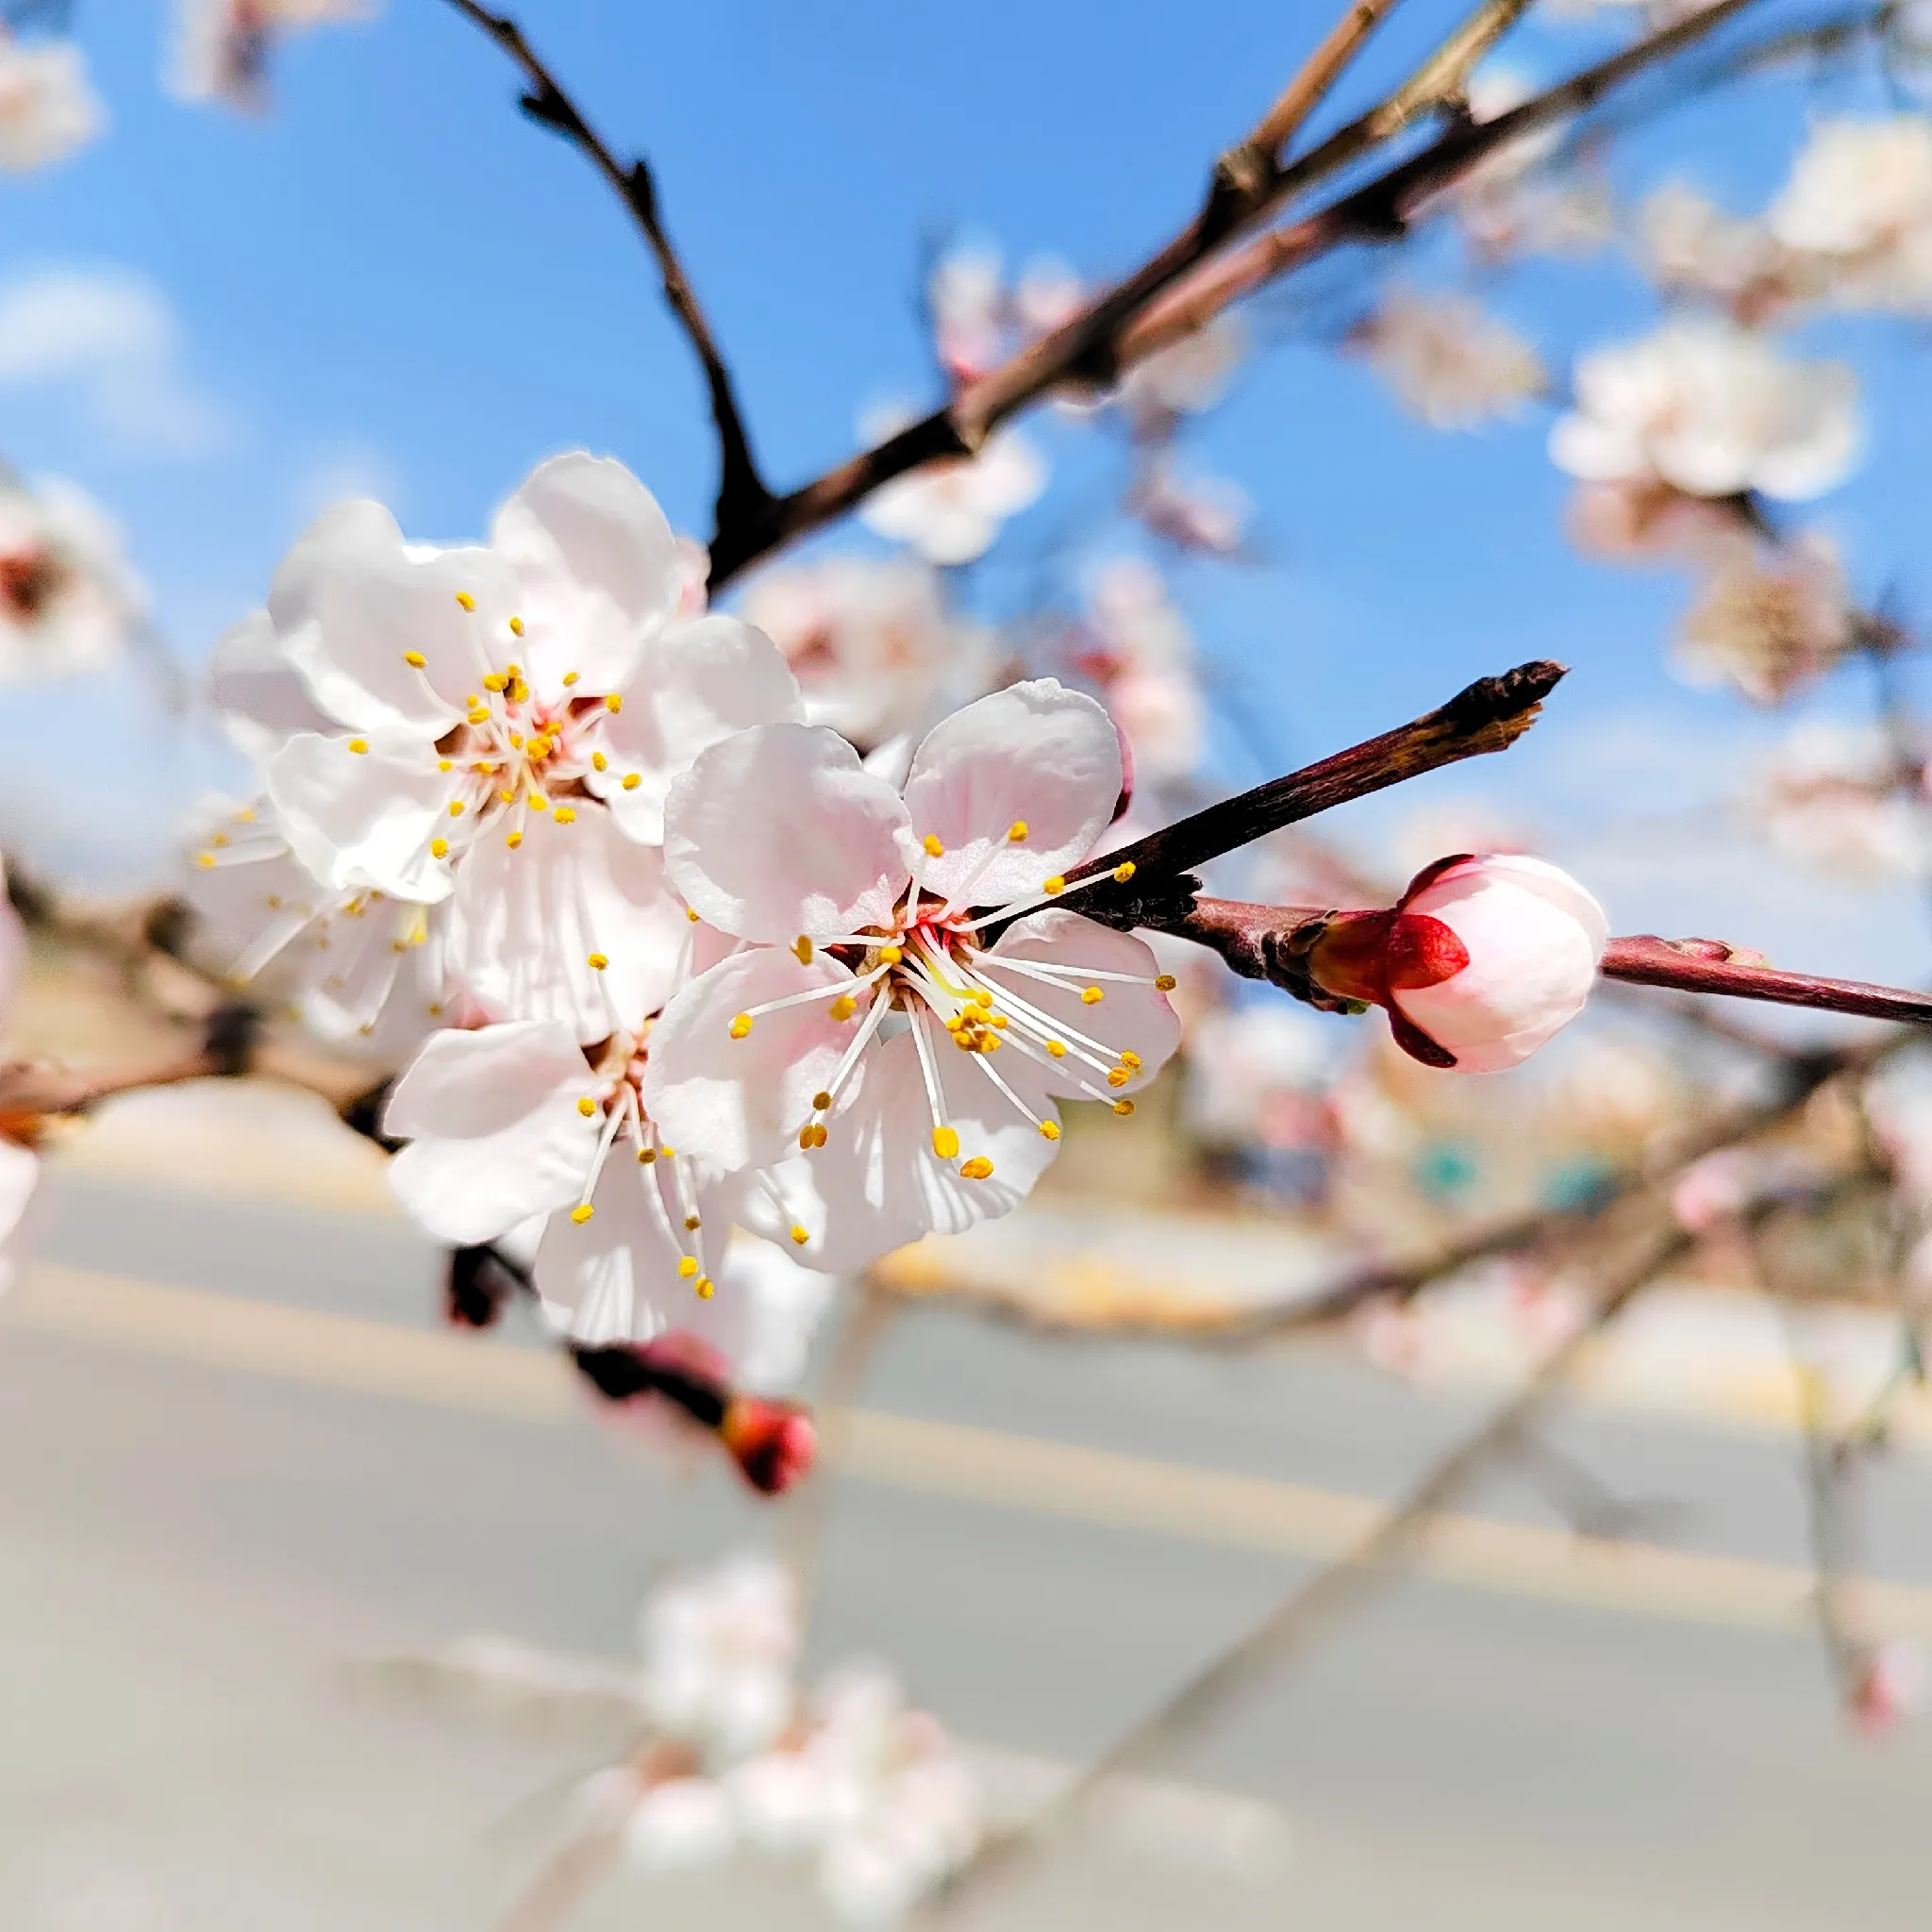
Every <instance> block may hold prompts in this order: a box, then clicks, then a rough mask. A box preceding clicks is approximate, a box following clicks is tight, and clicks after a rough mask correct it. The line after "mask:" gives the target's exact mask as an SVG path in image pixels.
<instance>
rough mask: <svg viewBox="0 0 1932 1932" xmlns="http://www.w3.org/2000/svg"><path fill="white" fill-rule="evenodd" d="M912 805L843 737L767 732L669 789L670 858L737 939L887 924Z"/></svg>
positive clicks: (734, 741) (742, 737) (697, 898)
mask: <svg viewBox="0 0 1932 1932" xmlns="http://www.w3.org/2000/svg"><path fill="white" fill-rule="evenodd" d="M907 827H908V818H907V815H906V807H905V803H904V801H903V800H902V799H901V798H900V796H899V794H898V793H897V792H896V791H893V790H892V788H891V786H890V785H886V784H882V783H881V782H880V781H879V780H878V779H876V778H874V777H872V776H871V775H870V774H868V773H867V772H866V771H865V770H864V769H863V768H862V767H861V765H860V764H859V761H858V753H857V752H856V751H854V750H853V749H852V747H851V746H850V745H849V744H847V743H846V742H845V741H844V740H843V739H842V738H841V737H840V736H839V735H838V733H837V732H834V731H827V730H825V729H824V728H823V727H822V726H816V725H808V724H763V725H760V726H758V728H757V729H755V730H751V731H741V732H739V733H737V734H736V735H735V736H733V737H730V738H727V739H724V740H723V741H721V742H719V743H717V744H714V745H713V746H711V748H710V749H709V750H708V751H707V752H706V753H705V754H704V755H703V756H702V757H701V758H699V759H698V760H697V762H696V763H695V764H694V765H692V767H691V770H690V771H688V772H687V773H685V774H684V775H683V776H682V777H681V778H679V779H678V780H677V781H676V783H675V785H673V786H672V788H671V795H670V798H669V800H668V802H667V803H666V805H665V808H664V858H665V863H666V865H667V866H668V867H669V869H670V874H671V881H672V883H673V884H674V885H675V887H676V888H677V890H678V891H680V892H682V893H683V894H684V896H685V898H686V900H687V901H689V902H690V904H691V907H692V908H694V909H695V910H696V912H697V913H698V915H699V916H700V917H701V918H704V919H708V920H709V921H710V923H711V924H713V925H715V926H718V927H720V928H721V929H722V930H724V931H725V932H729V933H736V934H737V935H738V936H739V937H740V938H741V939H747V940H761V941H766V942H767V943H769V944H773V945H783V944H789V943H790V942H791V941H792V940H794V939H796V938H797V937H798V936H799V935H800V934H801V933H810V934H834V933H848V932H852V931H854V930H856V929H857V928H858V927H859V926H869V925H882V924H888V923H889V922H890V921H891V916H892V908H893V903H894V901H895V900H896V899H897V898H898V897H899V895H900V894H901V893H902V892H903V891H905V888H906V883H907V877H908V874H907V871H906V860H905V858H904V856H903V852H902V844H901V841H902V836H903V835H904V834H905V832H906V830H907Z"/></svg>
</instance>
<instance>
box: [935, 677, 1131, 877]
mask: <svg viewBox="0 0 1932 1932" xmlns="http://www.w3.org/2000/svg"><path fill="white" fill-rule="evenodd" d="M1121 782H1122V773H1121V747H1120V739H1119V737H1118V735H1117V734H1116V733H1115V731H1114V728H1113V722H1112V720H1111V719H1109V718H1108V715H1107V713H1106V711H1104V710H1103V709H1102V708H1101V707H1100V706H1098V705H1097V704H1095V703H1094V702H1093V700H1092V699H1091V698H1090V697H1087V696H1085V695H1084V694H1083V693H1082V692H1079V691H1069V690H1067V689H1066V687H1065V686H1064V685H1062V684H1060V683H1058V681H1057V680H1056V679H1054V678H1051V677H1041V678H1035V679H1032V680H1030V681H1028V682H1026V683H1024V684H1015V685H1009V686H1008V688H1007V689H1006V690H1005V691H994V692H993V693H992V694H991V696H990V697H983V698H980V699H979V700H977V702H975V703H974V704H970V705H968V706H967V707H966V708H965V709H964V710H961V711H956V712H955V713H954V714H953V715H952V716H951V717H950V718H948V719H946V720H945V721H944V722H943V723H942V724H937V725H935V726H934V727H933V729H932V730H931V731H929V732H928V733H927V734H926V737H925V741H924V743H923V744H922V745H921V746H920V747H919V754H918V756H917V757H916V758H914V759H913V760H912V771H911V774H910V775H909V776H908V778H907V780H906V806H907V809H908V811H909V812H910V814H911V820H912V830H913V833H914V834H915V836H916V837H918V838H920V839H922V840H924V839H926V838H933V839H937V840H938V841H939V842H940V844H941V846H943V847H944V855H943V857H941V858H932V859H928V860H927V861H926V862H925V865H924V871H923V873H922V874H921V876H922V878H923V879H924V882H925V884H926V885H928V886H929V887H930V888H931V889H932V890H933V891H936V892H942V893H952V892H956V891H970V894H971V898H972V901H973V903H974V904H975V905H982V906H997V905H1000V904H1001V903H1002V902H1004V901H1006V900H1008V899H1015V898H1018V897H1019V896H1020V895H1021V894H1023V893H1026V892H1032V891H1038V890H1039V887H1040V885H1041V882H1042V881H1043V880H1045V879H1048V878H1051V877H1052V876H1053V875H1054V874H1056V873H1062V872H1065V871H1066V870H1067V869H1068V868H1069V867H1071V866H1074V865H1076V864H1077V863H1078V862H1079V861H1080V860H1081V859H1083V858H1086V857H1087V855H1088V853H1089V852H1091V850H1092V849H1093V843H1094V841H1095V840H1097V839H1098V838H1099V837H1100V834H1101V833H1102V832H1103V831H1104V830H1105V829H1106V828H1107V826H1108V824H1109V823H1110V822H1111V821H1112V818H1113V808H1114V807H1115V805H1116V804H1117V803H1118V802H1119V799H1120V795H1121ZM1015 824H1024V825H1025V827H1026V834H1025V838H1024V841H1022V842H1020V843H1014V842H1013V841H1011V840H1010V839H1009V837H1008V834H1009V833H1010V831H1011V830H1012V828H1013V826H1014V825H1015ZM989 855H991V857H989Z"/></svg>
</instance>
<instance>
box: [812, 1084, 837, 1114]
mask: <svg viewBox="0 0 1932 1932" xmlns="http://www.w3.org/2000/svg"><path fill="white" fill-rule="evenodd" d="M811 1104H812V1110H813V1111H814V1112H815V1113H824V1110H825V1109H826V1108H828V1107H830V1106H831V1104H832V1096H831V1095H830V1094H829V1093H827V1092H826V1091H825V1090H824V1088H823V1087H822V1088H820V1089H819V1091H817V1092H816V1093H814V1094H813V1095H812V1097H811Z"/></svg>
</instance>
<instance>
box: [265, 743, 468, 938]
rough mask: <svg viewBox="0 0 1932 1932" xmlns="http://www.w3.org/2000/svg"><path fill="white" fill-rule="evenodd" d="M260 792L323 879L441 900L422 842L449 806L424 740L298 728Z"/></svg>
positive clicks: (445, 878)
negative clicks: (323, 733) (353, 746)
mask: <svg viewBox="0 0 1932 1932" xmlns="http://www.w3.org/2000/svg"><path fill="white" fill-rule="evenodd" d="M351 744H359V745H362V746H364V747H366V748H365V749H364V750H361V751H359V752H358V751H352V750H351V749H350V746H351ZM267 789H268V795H269V799H270V802H271V803H272V804H273V805H274V807H275V812H276V815H277V817H278V818H279V819H280V821H281V824H282V828H283V830H284V832H285V833H286V835H287V837H288V841H289V843H290V844H291V846H293V847H294V849H295V852H296V855H297V857H299V858H301V860H302V862H303V863H304V864H305V865H307V866H308V868H309V869H310V870H311V871H312V872H314V873H315V874H316V875H317V876H318V877H319V878H321V879H323V880H324V881H325V883H327V884H328V885H330V886H333V887H335V888H337V889H338V890H339V891H356V890H358V889H361V888H368V889H373V890H375V891H381V892H392V893H394V894H395V896H396V897H397V898H399V899H415V900H420V901H422V902H423V903H424V904H425V905H428V904H434V903H435V902H436V901H437V900H439V899H441V898H445V897H447V895H448V893H449V889H450V874H449V869H448V867H446V866H445V865H443V864H442V863H441V861H440V860H439V859H437V858H433V857H432V856H431V854H430V850H429V841H430V840H431V838H432V837H434V835H435V832H436V829H437V826H438V824H439V823H440V822H441V819H442V818H443V815H444V813H445V812H446V810H447V808H448V799H449V795H450V782H449V779H448V778H447V777H446V776H445V775H444V774H442V773H441V772H439V771H438V770H437V768H436V756H435V752H434V749H433V747H432V746H431V745H430V744H429V743H428V742H427V741H425V740H423V739H420V738H418V737H416V736H415V735H414V734H413V733H392V734H390V735H387V736H384V737H375V736H372V737H371V738H368V739H354V740H352V739H347V738H324V737H321V736H320V735H319V734H317V733H315V732H312V731H300V732H297V733H296V734H295V735H294V736H293V737H292V738H291V739H290V740H289V741H287V743H285V744H284V745H283V746H282V748H281V750H280V751H278V752H277V753H276V754H275V757H274V758H273V759H271V760H270V762H269V767H268V773H267Z"/></svg>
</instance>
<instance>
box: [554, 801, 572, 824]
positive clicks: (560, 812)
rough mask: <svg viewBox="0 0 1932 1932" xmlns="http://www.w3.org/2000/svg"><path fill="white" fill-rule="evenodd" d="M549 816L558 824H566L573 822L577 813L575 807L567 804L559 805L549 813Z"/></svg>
mask: <svg viewBox="0 0 1932 1932" xmlns="http://www.w3.org/2000/svg"><path fill="white" fill-rule="evenodd" d="M550 816H551V817H552V818H554V819H555V820H556V821H557V823H558V824H559V825H568V824H575V822H576V816H577V815H576V809H575V807H573V806H568V805H559V806H558V808H557V809H556V810H555V811H554V812H552V813H551V814H550Z"/></svg>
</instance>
